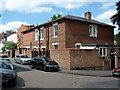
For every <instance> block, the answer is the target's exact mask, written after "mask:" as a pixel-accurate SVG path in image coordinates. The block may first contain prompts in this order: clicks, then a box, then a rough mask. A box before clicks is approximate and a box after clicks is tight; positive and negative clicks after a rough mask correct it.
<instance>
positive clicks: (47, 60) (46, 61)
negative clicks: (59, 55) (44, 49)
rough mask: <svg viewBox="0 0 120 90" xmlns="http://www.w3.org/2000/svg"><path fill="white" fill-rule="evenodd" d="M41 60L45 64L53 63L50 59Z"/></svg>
mask: <svg viewBox="0 0 120 90" xmlns="http://www.w3.org/2000/svg"><path fill="white" fill-rule="evenodd" d="M41 60H42V61H43V62H45V63H49V62H51V61H52V60H50V59H46V58H41Z"/></svg>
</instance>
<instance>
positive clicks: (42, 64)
mask: <svg viewBox="0 0 120 90" xmlns="http://www.w3.org/2000/svg"><path fill="white" fill-rule="evenodd" d="M30 67H31V68H36V69H41V70H43V71H58V70H59V65H58V64H57V63H56V62H55V61H53V60H50V59H47V58H42V57H35V58H33V59H32V60H31V62H30Z"/></svg>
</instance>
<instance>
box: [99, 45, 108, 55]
mask: <svg viewBox="0 0 120 90" xmlns="http://www.w3.org/2000/svg"><path fill="white" fill-rule="evenodd" d="M99 55H100V57H106V56H107V49H106V47H100V48H99Z"/></svg>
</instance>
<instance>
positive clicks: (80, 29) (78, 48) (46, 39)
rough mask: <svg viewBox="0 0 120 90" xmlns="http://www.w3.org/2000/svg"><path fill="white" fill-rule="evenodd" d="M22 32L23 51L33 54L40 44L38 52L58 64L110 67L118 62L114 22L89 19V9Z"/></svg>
mask: <svg viewBox="0 0 120 90" xmlns="http://www.w3.org/2000/svg"><path fill="white" fill-rule="evenodd" d="M21 33H22V35H23V43H22V48H26V49H25V51H23V53H26V54H28V55H29V56H34V55H33V54H35V53H34V52H33V51H34V50H35V51H38V52H39V47H40V51H41V55H43V56H44V55H45V56H46V55H47V56H49V57H50V58H51V59H53V60H55V61H56V62H58V63H59V65H60V66H61V67H64V68H69V69H80V68H88V67H102V69H113V68H115V67H117V66H118V60H117V61H116V59H115V58H116V57H115V56H116V55H117V54H116V53H118V48H120V47H119V46H115V45H114V26H111V25H108V24H105V23H102V22H98V21H95V20H92V19H91V13H90V12H87V13H85V17H84V18H82V17H76V16H71V15H66V16H63V17H61V18H58V19H56V20H53V21H49V22H46V23H43V24H40V25H38V26H36V27H33V28H30V29H26V30H24V31H22V32H21ZM45 51H48V52H47V53H46V52H45ZM32 52H33V54H32ZM110 52H113V54H114V56H113V57H115V58H114V60H113V59H111V53H110ZM115 54H116V55H115ZM37 55H38V54H37Z"/></svg>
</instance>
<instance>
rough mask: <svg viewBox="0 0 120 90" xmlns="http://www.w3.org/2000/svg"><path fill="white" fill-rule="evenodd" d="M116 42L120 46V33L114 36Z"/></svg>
mask: <svg viewBox="0 0 120 90" xmlns="http://www.w3.org/2000/svg"><path fill="white" fill-rule="evenodd" d="M114 40H115V41H116V42H117V45H120V33H118V34H116V35H114Z"/></svg>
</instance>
